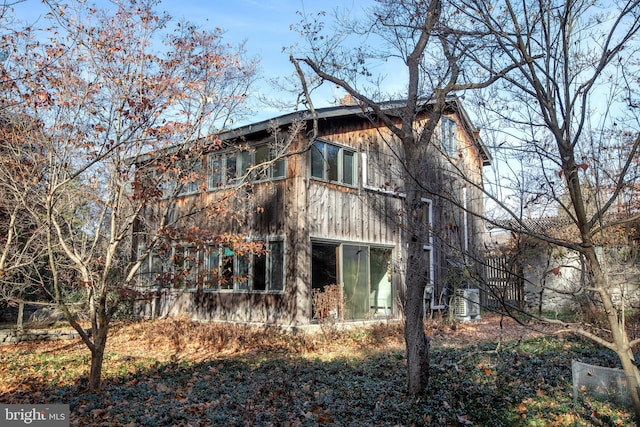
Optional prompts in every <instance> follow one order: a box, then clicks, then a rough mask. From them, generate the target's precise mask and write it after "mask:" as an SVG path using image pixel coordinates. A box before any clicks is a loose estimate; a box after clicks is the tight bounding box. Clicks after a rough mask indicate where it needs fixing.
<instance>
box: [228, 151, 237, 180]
mask: <svg viewBox="0 0 640 427" xmlns="http://www.w3.org/2000/svg"><path fill="white" fill-rule="evenodd" d="M236 162H237V159H236V155H235V154H229V155H228V156H227V180H226V182H227V184H231V183H233V181H234V180H235V179H236V171H237V168H236Z"/></svg>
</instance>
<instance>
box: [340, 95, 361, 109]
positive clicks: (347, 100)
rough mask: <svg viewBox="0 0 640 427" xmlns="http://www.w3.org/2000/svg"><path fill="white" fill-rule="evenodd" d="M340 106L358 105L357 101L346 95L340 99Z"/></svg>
mask: <svg viewBox="0 0 640 427" xmlns="http://www.w3.org/2000/svg"><path fill="white" fill-rule="evenodd" d="M340 105H341V106H343V107H346V106H349V105H358V100H357V99H355V98H354V97H353V96H351V94H350V93H347V94H345V95H344V96H343V97H342V98H341V99H340Z"/></svg>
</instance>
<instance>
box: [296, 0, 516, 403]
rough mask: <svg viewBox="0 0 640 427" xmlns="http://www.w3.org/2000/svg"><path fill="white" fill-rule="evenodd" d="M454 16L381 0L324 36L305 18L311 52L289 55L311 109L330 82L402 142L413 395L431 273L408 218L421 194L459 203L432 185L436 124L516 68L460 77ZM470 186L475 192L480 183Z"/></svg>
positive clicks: (419, 232)
mask: <svg viewBox="0 0 640 427" xmlns="http://www.w3.org/2000/svg"><path fill="white" fill-rule="evenodd" d="M452 12H453V11H452V10H451V9H449V8H447V7H445V5H444V3H443V2H442V1H440V0H432V1H427V2H423V1H413V0H407V1H390V0H381V1H377V2H376V5H375V6H374V7H372V8H371V9H370V10H367V11H366V18H365V19H364V20H363V21H360V22H351V21H350V20H349V19H341V18H337V19H336V20H335V24H336V28H337V29H336V30H335V31H334V32H328V31H327V29H326V26H325V24H324V22H323V17H324V14H320V15H318V16H307V15H305V14H302V17H303V20H302V21H301V23H300V25H299V27H298V30H299V31H300V33H301V34H302V35H303V36H304V38H305V40H306V41H307V47H308V50H306V51H302V52H297V53H295V54H294V55H293V56H292V61H293V62H294V64H296V66H297V69H298V70H299V71H298V74H299V76H300V79H301V81H302V82H303V85H302V88H303V95H304V97H305V101H306V102H307V103H308V104H309V105H310V106H311V107H313V104H312V99H311V92H313V90H312V88H313V87H315V86H316V85H318V84H321V83H322V82H329V83H330V84H332V85H335V86H337V87H340V88H341V89H343V90H344V91H346V92H347V93H348V94H349V95H350V96H352V97H353V99H354V100H355V101H356V102H357V103H358V104H360V105H361V106H362V108H363V110H364V111H367V112H368V113H369V114H370V115H371V116H372V117H374V118H375V120H379V121H380V122H381V123H383V124H384V125H385V126H386V127H387V128H388V129H389V131H390V132H391V134H392V135H393V137H395V138H397V140H399V141H400V142H401V147H402V152H401V153H398V159H399V160H400V161H401V164H402V169H403V171H402V175H403V182H404V188H403V192H404V193H405V194H406V197H405V198H404V199H403V217H404V219H405V220H406V223H405V224H404V225H405V228H404V231H405V233H406V237H407V241H408V242H411V243H410V244H409V247H408V254H407V258H406V261H405V266H404V267H405V272H406V279H405V289H406V291H405V292H406V294H405V296H404V315H405V321H406V323H405V325H406V326H405V340H406V347H407V360H408V363H407V368H408V390H409V392H410V393H412V394H420V393H423V392H424V391H425V390H426V388H427V385H428V377H429V374H428V367H429V354H428V352H429V340H428V337H427V336H426V335H425V333H424V325H423V317H424V316H423V295H424V289H425V285H426V283H427V278H428V277H429V273H428V271H427V270H428V265H426V263H425V262H424V251H423V243H424V242H426V241H428V235H429V233H430V232H431V230H428V229H426V228H425V227H420V226H418V225H417V222H415V223H414V222H412V221H411V218H420V217H422V215H423V214H424V212H422V209H423V206H422V203H421V200H422V199H423V198H425V197H433V196H438V197H442V198H443V200H444V199H447V198H448V200H447V202H452V203H454V204H456V203H457V205H456V207H457V208H462V207H463V203H462V202H461V201H460V200H457V201H456V200H455V199H454V198H453V197H448V196H447V194H446V191H445V190H444V188H436V187H434V186H432V185H431V183H432V182H433V180H432V179H431V178H432V176H431V175H432V173H433V170H431V169H432V168H431V166H434V163H433V158H434V156H433V150H434V147H439V144H436V141H437V140H438V139H437V137H436V135H437V130H438V125H439V124H440V119H441V117H442V115H443V112H444V111H445V108H446V107H447V103H448V101H449V97H450V96H451V95H453V94H455V93H456V92H459V91H463V90H471V89H474V88H480V87H485V86H488V85H490V84H491V83H492V82H494V81H495V80H496V79H497V78H498V77H499V76H500V75H501V74H503V73H504V72H506V71H508V70H509V69H510V68H512V67H514V65H513V64H511V65H508V66H507V67H506V69H505V70H503V71H501V72H500V73H493V74H489V75H480V76H479V78H477V79H476V78H475V77H476V76H475V75H473V74H472V73H468V72H465V70H464V65H463V64H464V58H465V55H467V52H468V51H469V50H470V49H471V50H473V49H479V48H478V47H473V46H474V44H473V43H471V40H470V39H466V36H465V34H464V33H463V32H462V31H460V30H459V29H458V28H457V26H458V25H459V24H460V23H461V22H462V21H460V22H458V18H457V16H456V15H455V14H453V13H452ZM479 37H481V36H480V35H478V34H474V36H473V40H475V45H476V46H477V45H481V42H480V40H479ZM384 66H388V68H387V69H389V70H391V71H389V72H391V73H393V74H394V75H393V77H394V78H395V80H397V79H402V83H401V84H400V86H399V87H400V88H399V89H396V92H395V93H393V94H390V93H383V91H382V89H381V86H380V83H384V77H385V76H384V75H383V74H382V73H380V74H378V73H377V72H376V70H379V69H381V68H384ZM303 67H306V68H304V69H303ZM305 72H306V74H305ZM311 76H313V77H311ZM390 97H398V98H401V99H403V100H405V102H403V103H402V104H401V105H399V106H396V108H393V109H392V110H389V109H387V108H386V106H388V104H386V103H385V102H384V101H388V100H389V98H390ZM312 110H313V108H312ZM425 111H428V114H426V117H425ZM312 142H313V141H312ZM426 165H429V166H426ZM458 172H462V171H458ZM470 181H473V179H471V178H470ZM473 182H474V186H475V187H478V188H479V187H481V185H482V184H481V182H477V181H473Z"/></svg>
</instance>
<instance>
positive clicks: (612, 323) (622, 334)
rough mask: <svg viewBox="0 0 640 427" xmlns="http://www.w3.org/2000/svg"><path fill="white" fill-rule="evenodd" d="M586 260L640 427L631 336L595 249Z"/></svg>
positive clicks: (639, 374)
mask: <svg viewBox="0 0 640 427" xmlns="http://www.w3.org/2000/svg"><path fill="white" fill-rule="evenodd" d="M585 259H586V262H587V264H588V265H589V266H590V270H591V271H592V273H593V276H594V280H595V283H596V286H597V289H598V292H599V294H600V297H601V298H602V305H603V307H604V312H605V314H606V316H607V320H608V322H609V327H610V328H611V335H612V338H613V347H614V348H613V350H614V351H615V352H616V354H617V355H618V358H619V359H620V364H621V365H622V369H623V371H624V373H625V376H626V377H627V384H628V386H629V394H630V395H631V401H632V402H633V409H634V412H635V417H636V423H637V424H638V425H640V390H639V387H640V371H638V367H637V366H636V363H635V357H634V355H633V349H632V348H631V347H630V346H629V336H628V334H627V331H626V329H625V326H624V322H623V319H622V318H621V315H620V313H618V311H617V310H616V307H615V306H614V304H613V301H612V299H611V294H610V292H609V281H608V278H607V276H606V274H605V272H604V271H602V268H601V265H600V262H599V260H598V257H597V254H596V252H595V250H594V249H593V248H590V249H589V250H587V251H586V253H585Z"/></svg>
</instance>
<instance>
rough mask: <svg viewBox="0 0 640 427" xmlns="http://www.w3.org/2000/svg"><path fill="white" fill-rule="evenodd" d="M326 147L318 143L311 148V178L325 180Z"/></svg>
mask: <svg viewBox="0 0 640 427" xmlns="http://www.w3.org/2000/svg"><path fill="white" fill-rule="evenodd" d="M324 147H325V144H324V143H323V142H319V141H316V142H315V143H314V144H313V146H312V147H311V176H313V177H315V178H321V179H324V177H325V176H324V169H325V166H324V165H325V161H324Z"/></svg>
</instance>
